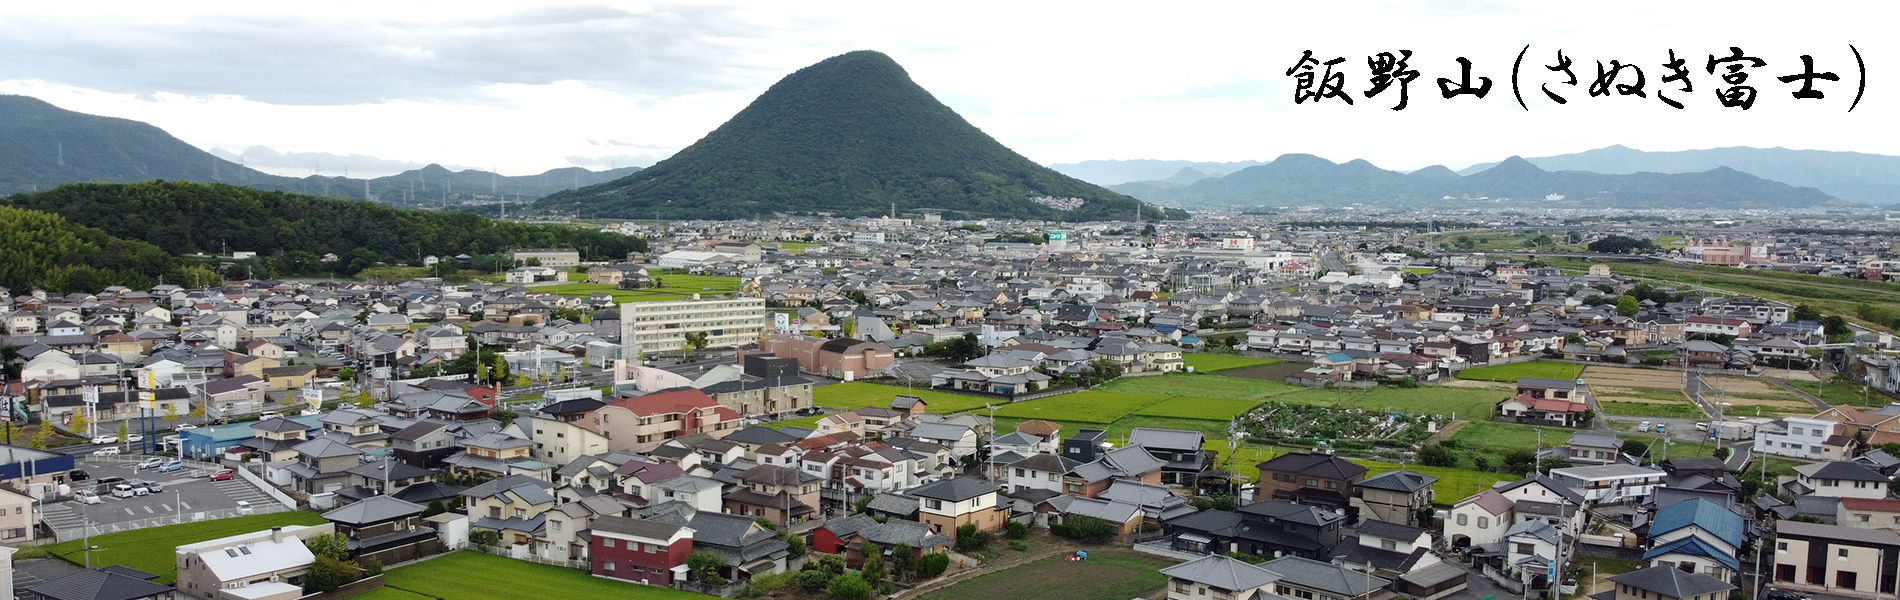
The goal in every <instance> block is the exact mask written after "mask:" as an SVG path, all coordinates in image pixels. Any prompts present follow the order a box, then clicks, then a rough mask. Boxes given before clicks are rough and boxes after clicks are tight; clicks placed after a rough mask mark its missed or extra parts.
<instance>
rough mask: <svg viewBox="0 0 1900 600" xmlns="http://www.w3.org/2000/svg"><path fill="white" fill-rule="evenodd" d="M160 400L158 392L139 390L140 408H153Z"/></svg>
mask: <svg viewBox="0 0 1900 600" xmlns="http://www.w3.org/2000/svg"><path fill="white" fill-rule="evenodd" d="M157 401H158V393H157V392H139V408H153V406H152V405H153V404H154V403H156V402H157Z"/></svg>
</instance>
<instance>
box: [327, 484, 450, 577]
mask: <svg viewBox="0 0 1900 600" xmlns="http://www.w3.org/2000/svg"><path fill="white" fill-rule="evenodd" d="M422 510H423V508H422V505H420V504H416V503H413V502H405V501H403V500H398V499H396V498H392V497H389V496H371V497H369V498H365V499H362V500H358V501H356V502H353V503H351V504H349V505H348V506H344V507H343V508H339V509H336V510H332V511H330V512H326V513H323V518H324V520H327V521H329V522H330V523H331V524H333V525H335V526H336V532H337V533H341V534H343V535H344V536H345V537H348V538H349V547H350V558H353V559H356V560H357V561H359V562H368V561H371V560H375V561H378V562H380V563H382V564H400V563H405V562H409V561H412V560H415V559H417V558H422V557H424V556H429V555H432V554H434V553H435V552H436V550H438V549H439V548H441V545H442V543H441V541H440V540H438V539H437V537H436V532H435V528H433V527H430V526H429V525H428V524H426V523H424V522H423V521H422Z"/></svg>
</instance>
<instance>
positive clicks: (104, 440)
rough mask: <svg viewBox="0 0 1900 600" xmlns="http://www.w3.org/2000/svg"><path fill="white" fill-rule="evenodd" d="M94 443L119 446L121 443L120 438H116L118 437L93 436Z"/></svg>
mask: <svg viewBox="0 0 1900 600" xmlns="http://www.w3.org/2000/svg"><path fill="white" fill-rule="evenodd" d="M92 443H94V444H117V443H119V436H116V435H99V436H93V438H92Z"/></svg>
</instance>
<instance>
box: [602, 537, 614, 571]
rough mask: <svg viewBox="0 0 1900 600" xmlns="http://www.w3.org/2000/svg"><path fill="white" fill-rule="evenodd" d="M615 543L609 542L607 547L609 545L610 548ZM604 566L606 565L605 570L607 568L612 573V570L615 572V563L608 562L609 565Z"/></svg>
mask: <svg viewBox="0 0 1900 600" xmlns="http://www.w3.org/2000/svg"><path fill="white" fill-rule="evenodd" d="M613 542H614V541H613V540H607V545H608V546H613ZM602 564H604V565H606V566H605V567H603V568H605V569H606V570H609V571H612V570H614V564H613V563H611V562H608V563H602Z"/></svg>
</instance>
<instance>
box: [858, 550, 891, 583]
mask: <svg viewBox="0 0 1900 600" xmlns="http://www.w3.org/2000/svg"><path fill="white" fill-rule="evenodd" d="M884 575H885V569H884V555H883V554H880V553H877V552H871V553H870V555H868V556H865V557H864V566H863V567H860V568H858V576H860V577H863V578H864V580H865V581H869V582H871V583H877V582H880V581H883V580H884Z"/></svg>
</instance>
